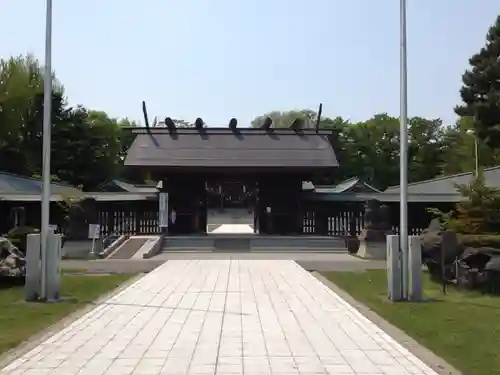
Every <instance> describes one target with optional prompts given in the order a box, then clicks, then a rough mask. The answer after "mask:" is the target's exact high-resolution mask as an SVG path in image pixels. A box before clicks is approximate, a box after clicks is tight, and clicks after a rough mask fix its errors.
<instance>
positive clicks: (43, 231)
mask: <svg viewBox="0 0 500 375" xmlns="http://www.w3.org/2000/svg"><path fill="white" fill-rule="evenodd" d="M44 73H45V76H44V89H43V96H44V97H43V152H42V161H43V162H42V204H41V210H42V225H41V228H40V235H41V240H40V252H41V254H40V257H41V283H40V284H41V285H40V297H41V298H42V299H46V298H47V284H46V273H47V250H48V246H49V245H48V234H49V218H50V195H51V193H50V182H51V181H50V151H51V150H50V146H51V145H50V143H51V134H50V133H51V126H52V118H51V117H52V116H51V115H52V0H47V12H46V20H45V72H44Z"/></svg>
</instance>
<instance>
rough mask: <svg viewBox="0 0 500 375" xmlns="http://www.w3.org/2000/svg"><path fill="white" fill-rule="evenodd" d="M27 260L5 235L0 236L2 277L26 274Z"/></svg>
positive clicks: (0, 273) (0, 269)
mask: <svg viewBox="0 0 500 375" xmlns="http://www.w3.org/2000/svg"><path fill="white" fill-rule="evenodd" d="M25 270H26V260H25V258H24V255H23V253H22V252H20V251H19V250H18V249H17V247H15V246H14V245H12V243H11V242H10V241H9V240H8V239H7V238H5V237H0V277H4V276H14V277H22V276H24V275H25Z"/></svg>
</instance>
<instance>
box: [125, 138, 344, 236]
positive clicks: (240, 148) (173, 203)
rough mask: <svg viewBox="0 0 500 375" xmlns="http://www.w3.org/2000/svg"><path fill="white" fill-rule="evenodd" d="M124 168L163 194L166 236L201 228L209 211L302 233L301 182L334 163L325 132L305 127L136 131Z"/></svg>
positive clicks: (257, 226) (267, 230)
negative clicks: (241, 214) (145, 175)
mask: <svg viewBox="0 0 500 375" xmlns="http://www.w3.org/2000/svg"><path fill="white" fill-rule="evenodd" d="M134 131H135V132H136V133H137V136H136V139H135V141H134V142H133V144H132V146H131V147H130V149H129V150H128V153H127V158H126V160H125V165H128V166H133V167H140V168H144V169H147V170H148V172H149V173H150V176H151V178H152V179H154V180H156V181H161V185H160V186H162V187H161V191H163V192H166V193H168V208H169V228H168V235H171V236H175V235H191V234H193V235H194V234H206V233H207V219H208V218H207V214H208V212H209V210H213V209H220V210H224V209H226V208H231V207H239V208H244V209H248V211H249V212H252V213H253V215H254V217H253V227H254V232H255V233H258V234H261V235H298V234H301V233H302V232H303V230H302V222H303V216H304V213H303V212H302V207H301V192H302V182H303V181H309V180H314V179H315V178H316V177H321V176H322V175H324V174H326V173H332V172H333V170H334V167H337V166H338V164H337V160H336V157H335V153H334V151H333V149H332V147H331V144H330V142H329V139H328V136H329V135H331V133H330V132H318V131H315V130H312V129H311V130H308V129H235V128H232V129H231V128H200V129H196V128H195V129H192V128H190V129H180V128H179V129H175V128H153V129H150V130H147V129H144V128H141V129H134Z"/></svg>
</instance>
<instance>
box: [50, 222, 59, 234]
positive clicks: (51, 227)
mask: <svg viewBox="0 0 500 375" xmlns="http://www.w3.org/2000/svg"><path fill="white" fill-rule="evenodd" d="M49 231H51V232H53V233H56V232H57V225H56V224H49Z"/></svg>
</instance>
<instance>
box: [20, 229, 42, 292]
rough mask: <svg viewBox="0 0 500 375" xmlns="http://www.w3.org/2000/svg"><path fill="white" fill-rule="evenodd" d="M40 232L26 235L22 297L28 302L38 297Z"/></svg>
mask: <svg viewBox="0 0 500 375" xmlns="http://www.w3.org/2000/svg"><path fill="white" fill-rule="evenodd" d="M40 255H41V254H40V234H28V235H27V236H26V278H25V283H24V298H25V299H26V301H28V302H33V301H36V300H38V298H39V297H40V281H41V272H40V271H41V269H40V266H41V265H40V261H41V259H40Z"/></svg>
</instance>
